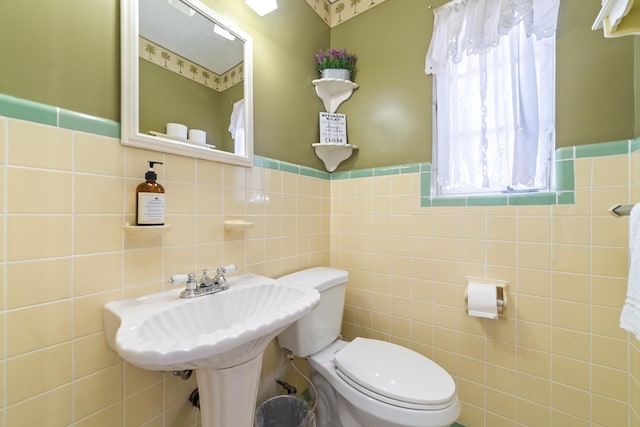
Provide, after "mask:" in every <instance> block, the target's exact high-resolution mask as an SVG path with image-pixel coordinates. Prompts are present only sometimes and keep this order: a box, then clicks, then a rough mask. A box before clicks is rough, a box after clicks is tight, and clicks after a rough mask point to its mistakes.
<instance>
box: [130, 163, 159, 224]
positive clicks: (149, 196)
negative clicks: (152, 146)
mask: <svg viewBox="0 0 640 427" xmlns="http://www.w3.org/2000/svg"><path fill="white" fill-rule="evenodd" d="M161 164H162V162H152V161H149V169H148V170H147V172H146V173H145V174H144V178H145V180H146V181H145V182H143V183H141V184H139V185H138V186H137V187H136V225H142V226H146V225H164V187H163V186H162V185H160V184H158V183H157V182H156V180H157V179H158V174H156V171H154V170H153V166H154V165H161Z"/></svg>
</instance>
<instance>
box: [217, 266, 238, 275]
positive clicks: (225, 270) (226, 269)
mask: <svg viewBox="0 0 640 427" xmlns="http://www.w3.org/2000/svg"><path fill="white" fill-rule="evenodd" d="M236 270H237V267H236V266H235V265H234V264H229V265H225V266H224V267H219V268H218V269H217V270H216V274H218V275H222V274H227V273H233V272H235V271H236Z"/></svg>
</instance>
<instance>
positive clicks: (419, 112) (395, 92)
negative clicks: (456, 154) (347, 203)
mask: <svg viewBox="0 0 640 427" xmlns="http://www.w3.org/2000/svg"><path fill="white" fill-rule="evenodd" d="M444 3H446V1H445V0H431V1H424V0H387V1H386V2H385V3H382V4H381V5H380V6H378V7H376V8H374V9H371V10H370V11H368V12H366V13H363V14H362V15H359V16H357V17H356V18H354V19H352V20H350V21H347V22H345V23H344V24H341V25H338V26H337V27H335V28H334V29H332V31H331V46H332V47H336V48H341V47H346V48H348V50H349V51H353V52H354V53H356V54H357V55H358V57H359V61H358V72H357V74H356V77H355V80H356V82H357V83H358V84H359V85H360V88H358V89H357V91H356V92H355V93H354V95H353V96H352V98H351V99H350V100H349V101H347V102H346V103H345V104H343V106H342V107H341V108H340V109H339V111H338V112H342V113H345V114H347V127H348V129H347V131H348V138H349V142H350V143H352V144H356V145H358V146H359V147H360V150H359V152H358V154H357V156H356V157H352V158H351V159H350V160H349V161H347V162H345V163H343V164H342V165H341V166H340V167H339V168H338V170H347V169H360V168H369V167H380V166H385V165H393V164H402V163H408V162H410V161H411V159H413V161H431V143H432V124H431V122H432V120H431V102H430V101H431V86H432V78H431V76H427V75H425V74H424V59H425V55H426V51H427V48H428V45H429V42H430V40H431V32H432V31H433V16H432V11H431V9H429V8H428V6H429V5H431V6H432V7H434V8H435V7H438V6H440V5H442V4H444ZM599 8H600V2H599V1H595V0H592V1H584V0H562V1H561V7H560V11H559V20H558V32H557V64H556V65H557V86H556V93H557V97H556V118H557V121H556V146H557V147H564V146H571V145H582V144H592V143H597V142H603V141H611V140H619V139H626V138H632V137H634V136H636V135H637V133H636V132H634V111H633V110H634V96H633V91H634V89H633V88H634V77H633V58H634V37H624V38H621V39H604V37H603V36H602V33H601V32H596V31H591V25H592V23H593V21H594V19H595V17H596V15H597V14H598V11H599Z"/></svg>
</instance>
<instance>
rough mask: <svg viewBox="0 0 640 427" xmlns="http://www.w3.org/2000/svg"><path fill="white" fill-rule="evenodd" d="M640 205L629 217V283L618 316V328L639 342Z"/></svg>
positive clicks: (634, 208)
mask: <svg viewBox="0 0 640 427" xmlns="http://www.w3.org/2000/svg"><path fill="white" fill-rule="evenodd" d="M639 206H640V205H635V206H634V207H633V208H632V209H631V216H630V217H629V283H628V285H627V298H626V300H625V302H624V307H622V314H621V315H620V327H621V328H622V329H626V330H627V331H629V332H633V333H634V334H635V335H636V338H637V339H639V340H640V207H639Z"/></svg>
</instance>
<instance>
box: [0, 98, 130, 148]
mask: <svg viewBox="0 0 640 427" xmlns="http://www.w3.org/2000/svg"><path fill="white" fill-rule="evenodd" d="M0 116H5V117H10V118H13V119H19V120H27V121H30V122H35V123H40V124H43V125H49V126H56V127H61V128H65V129H70V130H77V131H81V132H87V133H93V134H96V135H102V136H110V137H113V138H120V123H118V122H115V121H113V120H108V119H103V118H100V117H95V116H90V115H88V114H83V113H78V112H75V111H71V110H66V109H64V108H59V107H52V106H50V105H46V104H40V103H38V102H33V101H29V100H25V99H20V98H15V97H13V96H9V95H4V94H0Z"/></svg>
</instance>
